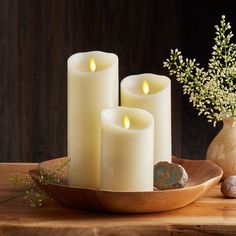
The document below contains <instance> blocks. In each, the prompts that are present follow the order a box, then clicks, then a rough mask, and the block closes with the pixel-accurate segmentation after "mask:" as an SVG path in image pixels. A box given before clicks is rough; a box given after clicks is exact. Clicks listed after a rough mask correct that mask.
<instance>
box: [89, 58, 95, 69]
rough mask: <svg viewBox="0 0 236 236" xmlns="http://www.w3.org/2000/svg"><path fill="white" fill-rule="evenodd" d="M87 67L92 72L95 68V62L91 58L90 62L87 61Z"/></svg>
mask: <svg viewBox="0 0 236 236" xmlns="http://www.w3.org/2000/svg"><path fill="white" fill-rule="evenodd" d="M89 67H90V70H91V71H92V72H94V71H95V70H96V62H95V60H94V59H93V58H91V60H90V62H89Z"/></svg>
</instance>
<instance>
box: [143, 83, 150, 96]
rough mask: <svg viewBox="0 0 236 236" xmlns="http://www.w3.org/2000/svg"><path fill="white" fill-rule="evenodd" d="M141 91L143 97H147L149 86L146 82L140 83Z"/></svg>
mask: <svg viewBox="0 0 236 236" xmlns="http://www.w3.org/2000/svg"><path fill="white" fill-rule="evenodd" d="M142 90H143V93H144V94H145V95H147V94H148V93H149V85H148V82H147V80H144V81H143V83H142Z"/></svg>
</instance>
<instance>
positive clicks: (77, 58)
mask: <svg viewBox="0 0 236 236" xmlns="http://www.w3.org/2000/svg"><path fill="white" fill-rule="evenodd" d="M117 105H118V57H117V56H116V55H115V54H111V53H105V52H100V51H91V52H86V53H77V54H74V55H72V56H71V57H70V58H69V59H68V156H69V157H70V158H71V164H70V169H69V175H68V180H69V184H70V185H75V186H80V187H87V188H98V187H99V177H100V173H99V171H100V153H101V150H100V141H101V111H102V110H103V109H105V108H110V107H113V106H117Z"/></svg>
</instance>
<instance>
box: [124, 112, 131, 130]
mask: <svg viewBox="0 0 236 236" xmlns="http://www.w3.org/2000/svg"><path fill="white" fill-rule="evenodd" d="M129 127H130V121H129V117H128V116H127V115H125V116H124V128H126V129H129Z"/></svg>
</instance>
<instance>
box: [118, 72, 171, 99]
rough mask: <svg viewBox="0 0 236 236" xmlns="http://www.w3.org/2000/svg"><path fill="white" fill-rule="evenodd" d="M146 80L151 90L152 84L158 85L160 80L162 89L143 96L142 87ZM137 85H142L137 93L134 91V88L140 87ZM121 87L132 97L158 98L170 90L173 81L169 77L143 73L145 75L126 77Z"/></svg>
mask: <svg viewBox="0 0 236 236" xmlns="http://www.w3.org/2000/svg"><path fill="white" fill-rule="evenodd" d="M144 80H147V82H148V84H149V88H151V87H152V86H151V83H150V82H152V83H157V82H158V80H159V81H160V82H161V84H162V88H161V89H156V90H154V91H152V92H149V93H148V94H143V92H142V89H141V87H142V82H143V81H144ZM136 83H139V84H140V85H139V87H140V89H136V90H137V91H135V89H132V87H133V88H134V87H135V86H136V87H137V86H138V85H137V84H136ZM163 84H165V85H164V86H163ZM132 85H133V86H132ZM120 86H121V90H126V91H128V92H129V93H131V94H132V95H135V96H142V97H151V96H158V95H160V94H161V93H164V92H165V91H166V90H168V89H169V87H170V86H171V80H170V78H169V77H167V76H165V75H157V74H152V73H143V74H137V75H129V76H127V77H125V78H124V79H123V80H122V81H121V83H120Z"/></svg>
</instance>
